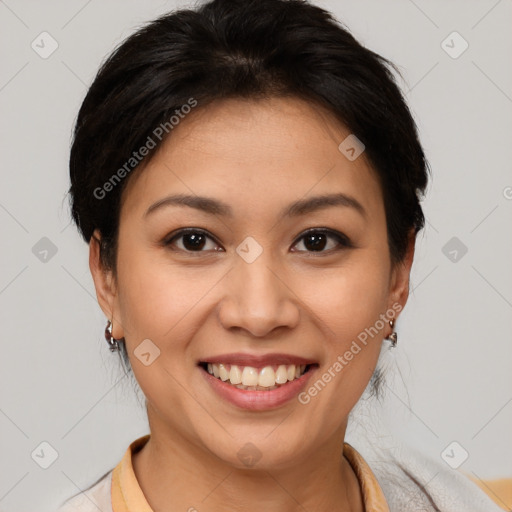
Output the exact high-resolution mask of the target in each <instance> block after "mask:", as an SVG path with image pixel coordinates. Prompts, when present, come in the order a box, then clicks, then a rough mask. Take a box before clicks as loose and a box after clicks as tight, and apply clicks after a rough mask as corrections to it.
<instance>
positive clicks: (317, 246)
mask: <svg viewBox="0 0 512 512" xmlns="http://www.w3.org/2000/svg"><path fill="white" fill-rule="evenodd" d="M329 238H330V239H331V240H334V241H335V242H336V243H335V244H334V246H332V244H331V247H328V249H327V250H324V249H325V247H326V246H328V245H329V244H328V240H329ZM302 240H304V241H303V242H301V241H302ZM300 243H302V245H303V246H304V247H305V248H306V252H327V253H330V252H334V251H337V250H341V249H343V248H349V247H353V245H352V243H351V242H350V240H349V239H348V238H347V237H346V236H345V235H344V234H342V233H339V232H337V231H332V230H330V229H318V228H315V229H310V230H309V231H307V232H306V233H304V234H302V236H301V237H300V238H299V244H297V245H300ZM294 247H295V245H294ZM297 252H304V251H297Z"/></svg>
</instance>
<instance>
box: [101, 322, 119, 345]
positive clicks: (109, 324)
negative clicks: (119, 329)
mask: <svg viewBox="0 0 512 512" xmlns="http://www.w3.org/2000/svg"><path fill="white" fill-rule="evenodd" d="M105 339H106V340H107V343H108V346H109V348H110V351H111V352H115V351H116V350H119V341H121V340H122V338H121V340H117V339H116V338H114V337H113V336H112V322H111V321H110V320H109V321H108V322H107V326H106V327H105Z"/></svg>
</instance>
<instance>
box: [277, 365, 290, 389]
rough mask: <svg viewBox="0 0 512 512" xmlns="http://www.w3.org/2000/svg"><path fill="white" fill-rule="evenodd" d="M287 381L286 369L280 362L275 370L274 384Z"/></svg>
mask: <svg viewBox="0 0 512 512" xmlns="http://www.w3.org/2000/svg"><path fill="white" fill-rule="evenodd" d="M287 382H288V371H287V370H286V366H285V365H284V364H282V365H281V366H279V367H278V368H277V371H276V384H286V383H287Z"/></svg>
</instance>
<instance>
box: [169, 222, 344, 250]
mask: <svg viewBox="0 0 512 512" xmlns="http://www.w3.org/2000/svg"><path fill="white" fill-rule="evenodd" d="M191 233H193V234H201V235H204V236H205V237H207V238H209V239H210V240H213V241H214V242H215V243H216V244H218V245H220V244H219V243H218V242H217V240H215V238H214V237H212V236H211V235H210V234H208V232H206V231H204V230H203V229H200V228H186V229H181V230H179V231H177V232H176V233H173V234H172V235H170V237H166V238H165V239H164V241H163V245H164V246H165V247H169V246H171V245H172V244H173V242H174V241H175V240H177V239H179V238H180V237H183V236H184V235H188V234H191ZM311 234H323V235H327V236H329V237H332V238H334V239H335V240H336V241H337V242H338V244H339V245H338V247H335V248H332V249H328V250H322V251H307V250H305V251H296V252H299V253H308V254H310V255H322V254H327V255H330V254H332V253H334V252H338V251H340V250H343V249H349V248H352V247H354V246H353V245H352V242H351V241H350V239H349V238H348V237H347V236H345V235H344V234H343V233H340V232H338V231H334V230H332V229H327V228H312V229H308V230H307V231H305V232H303V233H301V234H300V235H299V237H298V238H297V239H296V240H295V242H294V244H293V246H295V245H297V243H299V242H300V241H301V240H302V239H303V238H305V237H307V236H308V235H311ZM175 250H177V251H181V252H185V253H186V254H194V253H197V254H201V253H204V252H209V251H203V250H201V251H189V250H186V249H175Z"/></svg>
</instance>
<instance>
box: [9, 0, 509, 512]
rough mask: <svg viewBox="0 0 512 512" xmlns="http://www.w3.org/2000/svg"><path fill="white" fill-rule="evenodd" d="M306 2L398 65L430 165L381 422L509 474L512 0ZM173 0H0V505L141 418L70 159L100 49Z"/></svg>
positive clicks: (105, 461)
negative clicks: (457, 47)
mask: <svg viewBox="0 0 512 512" xmlns="http://www.w3.org/2000/svg"><path fill="white" fill-rule="evenodd" d="M318 4H319V5H323V6H325V7H327V8H328V9H330V10H331V11H333V12H334V13H335V14H336V16H337V17H338V18H339V19H341V20H342V21H343V22H344V23H345V24H346V25H347V26H348V27H349V28H350V29H351V31H352V32H353V33H354V35H355V36H356V37H357V38H358V39H359V40H360V41H361V42H363V44H365V45H366V46H368V47H370V48H371V49H373V50H375V51H377V52H379V53H381V54H382V55H384V56H385V57H387V58H389V59H391V60H392V61H394V62H395V63H397V64H398V65H399V66H400V67H401V69H402V72H403V74H404V77H405V82H401V86H402V87H403V90H404V91H406V94H407V98H408V101H409V103H410V106H411V109H412V111H413V113H414V116H415V118H416V120H417V123H418V126H419V129H420V136H421V138H422V142H423V144H424V147H425V150H426V153H427V155H428V158H429V160H430V162H431V165H432V169H433V175H434V179H433V182H432V183H431V185H430V187H429V191H428V197H427V199H426V200H425V202H424V208H425V213H426V217H427V219H428V224H427V227H426V229H425V231H424V233H423V234H422V235H421V236H420V237H419V240H418V247H417V254H416V260H415V264H414V268H413V277H412V287H413V292H412V295H411V297H410V301H409V303H408V305H407V307H406V309H405V311H404V314H403V315H402V317H401V319H400V322H399V324H398V331H399V344H398V347H397V349H396V350H395V351H393V352H392V353H391V354H388V356H390V357H391V359H390V362H389V363H388V366H389V376H388V388H387V398H386V399H385V402H384V405H383V407H382V409H383V410H384V412H383V413H382V414H383V418H384V428H385V429H387V431H389V432H392V433H393V434H394V435H397V436H398V437H400V438H402V439H404V440H406V441H407V442H409V443H410V444H412V445H414V446H417V447H419V448H420V449H421V450H422V451H424V452H425V453H427V454H429V455H433V456H435V457H440V453H441V452H442V451H443V450H444V449H445V447H446V446H447V445H448V444H449V443H451V442H452V441H454V440H456V441H457V442H458V443H460V445H461V446H463V447H464V449H465V450H467V451H468V453H469V458H468V459H467V460H466V461H465V462H464V464H463V465H462V466H461V468H460V469H461V470H463V471H465V472H466V473H468V474H473V475H476V476H478V477H480V478H495V477H500V476H509V477H510V476H512V446H511V445H512V442H511V432H512V371H511V367H512V344H511V339H510V338H511V334H510V333H511V317H512V265H511V262H512V236H511V235H512V230H511V225H512V199H511V198H512V188H510V187H512V173H511V162H512V115H511V114H512V67H511V62H512V60H511V56H512V51H511V50H512V32H511V30H510V20H511V19H512V3H511V1H510V0H508V1H507V0H501V1H495V0H492V1H487V0H486V1H484V0H482V1H467V0H465V1H450V2H446V1H440V0H438V1H428V2H427V1H421V2H420V0H415V2H412V1H410V0H396V1H386V2H382V1H377V0H372V1H357V2H356V1H351V2H348V1H341V0H339V1H338V0H331V1H327V0H324V1H322V2H318ZM176 5H190V4H189V3H187V2H179V4H177V3H176V2H172V1H169V2H162V1H146V2H135V1H133V0H132V1H126V0H123V1H121V0H115V1H114V0H110V1H104V2H100V1H98V0H89V1H88V2H87V1H83V0H67V1H64V0H60V1H55V0H54V1H46V2H38V1H35V0H34V1H29V0H19V1H14V0H5V1H0V16H1V21H0V38H1V45H0V51H1V54H2V66H1V77H0V106H1V112H2V115H1V117H0V129H1V135H2V138H1V141H2V144H1V153H0V157H1V160H2V167H1V172H2V177H1V189H0V226H1V230H2V232H1V234H2V250H1V251H0V265H1V267H0V268H1V274H0V322H1V324H0V325H1V335H2V345H1V347H2V356H1V358H0V362H1V363H0V364H1V383H0V390H1V391H0V393H1V395H0V434H1V436H0V439H1V443H2V444H1V452H0V460H1V473H0V509H1V510H9V511H13V512H19V511H28V510H36V509H37V510H39V511H41V512H44V511H45V510H52V507H55V506H56V505H57V504H58V503H60V502H61V501H62V500H63V499H64V498H65V497H67V496H69V495H70V494H72V493H75V492H77V491H78V489H79V488H81V489H82V488H84V487H85V486H88V485H89V484H90V483H92V482H93V481H94V480H96V479H97V478H99V477H100V476H101V475H102V474H104V473H105V472H106V471H108V470H110V469H111V468H112V467H114V466H115V465H116V464H117V463H118V462H119V460H120V458H121V456H122V455H123V453H124V451H125V450H126V448H127V446H128V444H129V443H130V442H131V441H133V440H134V439H135V438H136V437H139V436H141V435H143V434H145V433H146V432H147V431H148V430H147V422H146V419H145V411H143V409H142V408H141V406H140V405H139V403H138V402H137V400H136V398H135V394H134V392H133V390H132V388H131V387H130V383H129V382H128V380H127V379H126V378H123V379H120V378H121V376H122V375H123V374H122V371H121V368H120V366H119V363H118V359H117V357H116V356H114V355H112V354H111V353H110V352H109V351H108V348H107V346H106V343H105V341H104V338H103V329H104V326H105V321H106V319H105V317H104V316H103V314H102V312H101V310H100V308H99V306H98V305H97V301H96V296H95V291H94V287H93V282H92V279H91V276H90V273H89V268H88V248H87V245H86V244H85V243H84V242H83V241H81V239H80V238H79V237H78V234H77V231H76V229H75V228H74V226H73V225H70V224H69V222H70V220H69V219H70V217H69V211H68V207H67V198H66V197H65V194H66V190H67V188H68V169H67V159H68V151H69V144H70V135H71V128H72V124H73V121H74V119H75V116H76V114H77V111H78V108H79V106H80V103H81V101H82V99H83V97H84V94H85V92H86V90H87V86H88V85H89V84H90V83H91V81H92V79H93V77H94V74H95V73H96V71H97V69H98V66H99V65H100V62H101V61H102V59H103V58H104V57H105V56H106V55H107V54H108V53H109V52H110V51H111V50H112V49H113V48H114V46H115V45H116V44H118V43H119V42H120V41H121V40H123V39H124V38H125V37H126V36H128V35H129V34H130V33H132V32H133V31H134V29H135V28H137V27H138V26H140V25H141V24H142V23H143V22H145V21H148V20H150V19H152V18H154V17H155V16H156V15H158V14H160V13H163V12H166V11H168V10H171V9H172V8H174V7H175V6H176ZM43 31H48V32H49V33H50V34H51V35H52V37H53V38H55V40H56V41H57V42H58V44H59V47H58V49H57V50H56V51H55V52H54V53H53V54H52V55H51V56H50V57H49V58H47V59H42V58H41V57H40V56H39V55H38V54H37V53H35V51H34V50H33V49H32V48H31V42H32V41H33V40H34V39H36V38H37V36H38V35H39V34H40V33H41V32H43ZM453 31H457V32H459V33H460V34H461V35H462V37H463V38H464V39H465V40H467V42H468V43H469V48H468V49H467V50H466V51H465V52H464V53H463V54H462V55H461V56H460V57H458V58H457V59H453V58H451V57H450V56H449V55H448V54H447V53H446V52H445V51H444V50H443V48H442V47H441V43H442V41H443V40H444V39H445V38H446V37H447V36H448V35H449V34H450V33H451V32H453ZM457 44H458V43H457ZM507 187H509V188H507ZM454 236H455V237H457V238H458V239H459V240H460V241H461V242H462V243H463V244H464V245H465V246H467V248H468V252H467V254H465V255H464V256H463V257H460V254H461V253H460V252H459V253H458V258H459V259H458V261H456V262H453V261H450V259H449V258H448V257H447V256H445V254H444V253H443V250H442V249H443V247H444V246H445V244H446V243H447V242H448V241H449V240H450V239H451V238H452V237H454ZM42 237H48V238H49V239H50V240H51V241H52V242H53V244H55V246H56V248H57V253H56V254H55V255H54V256H53V257H51V258H49V259H48V261H47V262H45V263H44V262H42V261H40V259H38V258H37V257H36V256H35V255H34V253H33V252H32V248H33V246H34V245H35V244H36V243H37V242H38V241H39V240H40V239H41V238H42ZM400 375H401V376H402V378H401V377H400ZM43 441H46V442H48V443H50V445H52V446H53V447H54V449H55V450H56V451H57V452H58V458H57V460H56V461H55V462H54V463H53V465H51V466H50V467H49V468H48V469H46V470H44V469H42V468H41V467H39V465H38V464H36V462H34V460H33V459H32V457H31V453H32V452H33V451H34V449H36V448H37V447H38V446H39V445H40V443H41V442H43ZM46 453H48V451H46Z"/></svg>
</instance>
